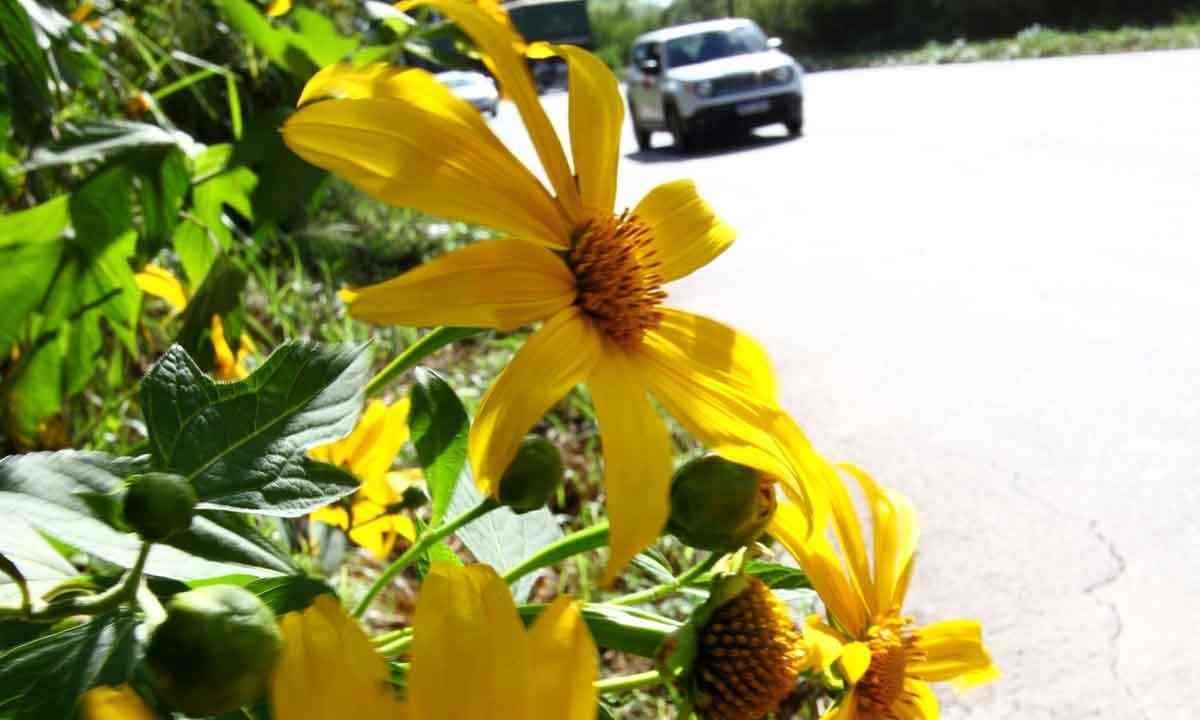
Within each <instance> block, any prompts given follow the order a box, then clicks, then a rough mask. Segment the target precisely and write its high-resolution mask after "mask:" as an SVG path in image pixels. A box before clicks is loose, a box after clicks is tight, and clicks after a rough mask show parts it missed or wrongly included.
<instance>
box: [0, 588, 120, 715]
mask: <svg viewBox="0 0 1200 720" xmlns="http://www.w3.org/2000/svg"><path fill="white" fill-rule="evenodd" d="M136 624H137V623H136V620H135V619H134V617H133V614H132V613H131V612H129V611H128V610H118V611H117V612H114V613H112V614H109V615H102V616H100V617H97V618H95V619H93V620H91V621H90V622H88V623H85V624H83V625H77V626H75V627H73V628H70V629H67V630H63V631H62V632H57V633H53V634H50V635H44V636H42V637H39V638H37V639H36V640H33V641H32V642H28V643H25V644H24V645H19V646H17V647H15V648H13V649H11V650H9V651H8V652H5V653H3V654H0V717H4V718H11V719H12V720H48V718H71V717H74V714H75V705H76V703H77V702H78V700H79V697H80V696H81V695H82V694H83V693H84V692H86V691H87V690H88V689H89V688H91V687H94V686H96V685H101V684H103V685H119V684H121V683H123V682H126V681H127V680H128V679H129V677H130V676H131V675H132V673H133V669H134V665H135V663H136V662H137V654H138V653H137V642H136V641H135V639H134V636H133V631H134V628H135V627H136Z"/></svg>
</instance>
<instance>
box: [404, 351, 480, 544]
mask: <svg viewBox="0 0 1200 720" xmlns="http://www.w3.org/2000/svg"><path fill="white" fill-rule="evenodd" d="M470 428H471V423H470V420H469V419H468V418H467V411H466V408H464V407H463V405H462V402H461V401H460V400H459V399H458V395H456V394H455V393H454V390H453V389H452V388H451V387H450V385H449V384H447V383H446V381H445V380H443V379H442V376H441V375H438V374H437V373H436V372H434V371H433V370H430V369H428V368H423V367H421V368H417V369H416V370H415V371H414V372H413V386H412V391H411V402H410V405H409V411H408V429H409V433H410V434H411V436H412V441H413V445H414V446H415V447H416V449H417V459H418V460H420V462H421V470H422V472H423V473H424V474H425V485H426V487H428V488H429V496H430V501H431V504H432V508H433V514H432V517H431V519H430V522H431V523H432V524H434V525H436V524H437V523H438V522H439V521H440V520H441V518H442V517H443V516H444V515H445V513H446V508H448V507H449V506H450V500H451V499H452V498H453V497H454V486H455V484H456V483H457V482H458V476H459V473H461V472H462V469H463V465H464V464H465V463H466V461H467V434H468V432H469V431H470Z"/></svg>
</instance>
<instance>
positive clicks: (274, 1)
mask: <svg viewBox="0 0 1200 720" xmlns="http://www.w3.org/2000/svg"><path fill="white" fill-rule="evenodd" d="M291 9H292V0H271V2H270V3H268V4H267V17H279V16H280V15H286V14H287V13H288V11H289V10H291Z"/></svg>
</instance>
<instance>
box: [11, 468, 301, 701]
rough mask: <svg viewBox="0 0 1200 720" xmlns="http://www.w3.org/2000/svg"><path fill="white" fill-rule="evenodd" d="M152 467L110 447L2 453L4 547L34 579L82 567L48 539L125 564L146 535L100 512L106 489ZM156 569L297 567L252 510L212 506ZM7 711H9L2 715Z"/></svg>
mask: <svg viewBox="0 0 1200 720" xmlns="http://www.w3.org/2000/svg"><path fill="white" fill-rule="evenodd" d="M147 469H149V462H148V458H145V457H142V458H132V459H131V458H114V457H112V456H109V455H105V454H104V453H94V452H75V451H63V452H56V453H31V454H28V455H14V456H11V457H7V458H4V459H0V517H3V518H5V526H4V532H0V552H2V553H4V554H5V555H7V556H8V557H9V559H10V560H12V561H13V562H14V563H15V564H16V565H17V567H19V568H20V569H21V572H23V573H24V574H25V576H26V577H27V578H28V579H29V580H30V582H31V583H36V582H38V581H42V580H45V581H47V582H56V581H61V580H63V579H66V578H68V577H71V576H72V575H74V574H75V571H74V569H73V568H72V567H71V565H70V564H69V563H67V562H66V561H65V560H63V559H62V558H61V556H59V555H58V553H57V552H56V551H55V550H54V548H53V547H52V546H51V545H50V543H48V542H47V541H46V537H47V536H48V537H53V538H56V539H58V540H60V541H61V542H63V543H66V544H67V545H71V546H73V547H78V548H85V549H86V550H87V552H88V553H90V554H92V555H94V556H96V557H99V558H103V559H104V560H107V561H108V562H111V563H114V564H116V565H119V566H121V567H129V566H130V565H131V564H132V563H133V560H134V558H136V557H137V553H138V548H139V547H140V545H141V541H140V540H139V539H138V537H137V536H136V535H134V534H133V533H130V532H123V531H120V530H117V529H115V528H113V527H112V526H111V525H109V524H108V523H107V522H105V521H104V520H103V519H101V518H99V517H97V515H96V509H95V507H94V502H93V501H92V500H93V499H94V497H95V496H98V495H113V494H116V493H119V492H120V491H121V490H122V488H123V487H124V484H125V483H124V478H126V477H128V476H130V475H134V474H137V473H140V472H145V471H146V470H147ZM146 572H147V573H148V574H150V575H156V576H160V577H166V578H172V579H175V580H181V581H187V580H196V579H202V578H211V577H220V576H222V575H237V574H242V575H254V576H265V575H276V574H280V573H289V572H295V568H294V567H293V566H292V564H291V561H290V560H289V558H288V557H287V555H286V554H284V553H283V552H282V551H280V550H279V549H278V548H276V547H274V546H273V545H272V544H271V543H270V542H269V541H268V540H267V539H266V538H264V537H262V535H260V534H259V533H257V532H256V531H255V530H254V529H253V528H252V527H250V525H249V524H248V523H247V522H246V521H245V518H244V517H241V516H232V515H229V514H227V513H218V512H212V511H208V512H204V513H201V514H200V515H198V516H197V517H196V518H194V519H193V521H192V527H191V529H190V530H188V531H187V532H184V533H180V534H177V535H174V536H172V537H171V539H170V540H169V542H168V544H165V545H158V546H156V547H155V548H154V550H153V551H152V552H151V553H150V558H149V561H148V562H147V564H146ZM0 717H2V716H0Z"/></svg>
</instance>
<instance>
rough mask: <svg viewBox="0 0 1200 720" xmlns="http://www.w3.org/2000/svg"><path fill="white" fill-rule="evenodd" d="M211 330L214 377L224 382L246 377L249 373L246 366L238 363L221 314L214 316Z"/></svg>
mask: <svg viewBox="0 0 1200 720" xmlns="http://www.w3.org/2000/svg"><path fill="white" fill-rule="evenodd" d="M209 330H210V333H211V338H210V339H211V340H212V345H213V377H214V378H216V379H217V380H221V381H224V382H232V381H234V380H241V379H242V378H244V377H246V375H248V374H249V373H248V372H247V371H246V368H245V366H243V365H241V364H239V363H238V359H237V357H236V356H235V355H234V354H233V349H232V348H230V347H229V341H228V340H226V339H225V323H223V322H221V316H220V315H213V316H212V324H211V325H210V327H209Z"/></svg>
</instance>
